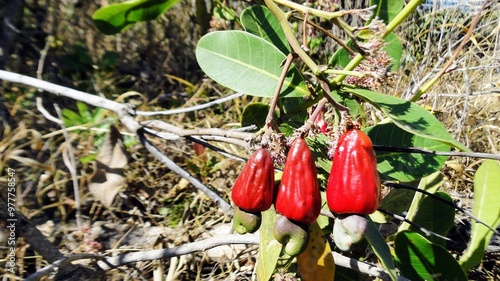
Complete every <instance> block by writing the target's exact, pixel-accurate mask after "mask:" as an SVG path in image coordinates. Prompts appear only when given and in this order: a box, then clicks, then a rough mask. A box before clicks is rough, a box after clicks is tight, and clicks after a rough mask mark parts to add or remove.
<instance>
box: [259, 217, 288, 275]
mask: <svg viewBox="0 0 500 281" xmlns="http://www.w3.org/2000/svg"><path fill="white" fill-rule="evenodd" d="M275 222H276V211H275V210H274V207H271V208H270V209H269V210H267V211H265V212H262V225H261V226H260V246H259V256H258V258H257V265H256V267H257V269H256V271H257V279H258V280H261V281H268V280H269V279H271V277H272V276H273V273H274V270H275V269H276V265H277V263H278V260H279V258H280V254H281V249H282V247H283V246H282V245H281V244H280V243H279V242H278V241H276V239H274V223H275Z"/></svg>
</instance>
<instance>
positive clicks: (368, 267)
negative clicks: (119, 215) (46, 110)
mask: <svg viewBox="0 0 500 281" xmlns="http://www.w3.org/2000/svg"><path fill="white" fill-rule="evenodd" d="M259 242H260V238H259V236H257V235H255V234H246V235H237V234H229V235H225V236H222V237H213V238H208V239H204V240H200V241H195V242H192V243H188V244H183V245H180V246H178V247H172V248H167V249H161V250H150V251H142V252H135V253H125V254H122V255H118V256H114V257H108V258H106V257H103V256H100V255H94V254H77V255H71V256H68V257H64V258H62V259H60V260H58V261H55V262H53V263H52V264H50V265H48V266H46V267H44V268H42V269H40V270H39V271H37V272H36V273H34V274H32V275H31V276H29V277H28V278H26V279H25V280H27V281H32V280H39V279H40V278H41V277H43V276H46V275H48V274H50V273H51V272H54V271H55V270H56V269H57V268H58V267H60V266H62V265H64V264H68V263H70V262H72V261H76V260H82V259H92V260H97V261H98V264H99V266H100V267H101V268H102V269H103V270H110V269H112V268H116V267H119V266H124V265H127V264H130V263H136V262H141V261H152V260H161V259H167V258H173V257H178V256H184V255H187V254H191V253H195V252H203V251H206V250H209V249H211V248H215V247H218V246H224V245H236V244H246V245H258V244H259ZM332 255H333V257H334V260H335V264H336V265H338V266H341V267H346V268H350V269H353V270H356V271H359V272H361V273H364V274H368V275H371V276H374V277H378V278H382V279H383V280H390V278H389V275H388V274H387V272H386V271H385V270H384V269H381V268H379V267H377V266H376V265H374V264H370V263H367V262H362V261H358V260H355V259H351V258H349V257H346V256H344V255H342V254H340V253H337V252H334V251H332ZM398 280H400V281H406V280H408V279H406V278H404V277H398Z"/></svg>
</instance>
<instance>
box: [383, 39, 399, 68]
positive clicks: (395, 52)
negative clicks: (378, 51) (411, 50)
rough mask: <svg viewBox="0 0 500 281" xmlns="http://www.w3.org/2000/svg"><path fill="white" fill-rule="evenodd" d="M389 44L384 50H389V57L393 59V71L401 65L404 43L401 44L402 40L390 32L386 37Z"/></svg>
mask: <svg viewBox="0 0 500 281" xmlns="http://www.w3.org/2000/svg"><path fill="white" fill-rule="evenodd" d="M384 41H385V43H386V44H387V45H386V46H385V47H384V50H385V51H386V52H387V54H388V55H389V57H390V58H391V59H392V60H391V63H392V67H391V70H392V71H397V70H398V69H399V66H400V65H401V57H402V56H403V44H401V40H399V38H398V37H397V36H396V35H395V34H394V33H389V35H387V37H385V39H384Z"/></svg>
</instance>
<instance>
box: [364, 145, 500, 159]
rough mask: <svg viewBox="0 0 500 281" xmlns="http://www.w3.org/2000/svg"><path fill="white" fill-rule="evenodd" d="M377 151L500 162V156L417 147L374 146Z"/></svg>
mask: <svg viewBox="0 0 500 281" xmlns="http://www.w3.org/2000/svg"><path fill="white" fill-rule="evenodd" d="M373 150H375V151H391V152H408V153H421V154H431V155H437V156H461V157H475V158H483V159H493V160H500V154H491V153H479V152H460V151H433V150H427V149H423V148H415V147H396V146H386V145H373Z"/></svg>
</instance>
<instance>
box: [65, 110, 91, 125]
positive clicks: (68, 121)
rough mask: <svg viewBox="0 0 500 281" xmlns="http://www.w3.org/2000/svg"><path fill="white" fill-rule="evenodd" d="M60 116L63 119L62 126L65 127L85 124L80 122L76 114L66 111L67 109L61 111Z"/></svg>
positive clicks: (79, 117)
mask: <svg viewBox="0 0 500 281" xmlns="http://www.w3.org/2000/svg"><path fill="white" fill-rule="evenodd" d="M61 114H62V116H63V117H64V124H65V125H66V126H69V127H71V126H74V125H80V124H83V123H85V122H84V121H83V120H82V117H81V116H80V115H79V114H78V113H76V112H74V111H72V110H70V109H67V108H65V109H63V110H62V111H61Z"/></svg>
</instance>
